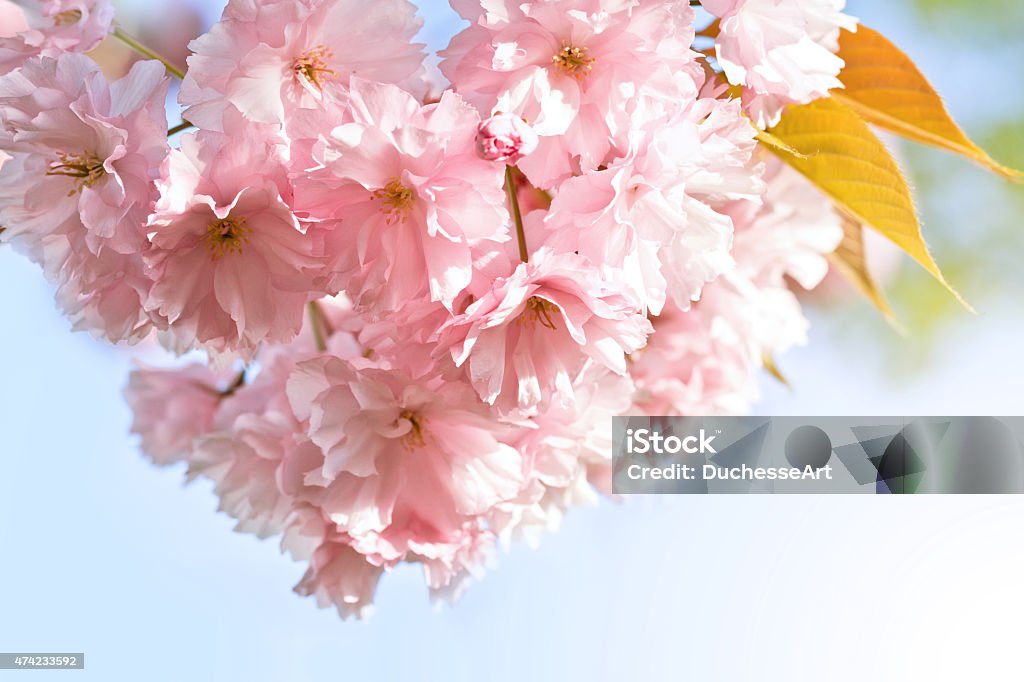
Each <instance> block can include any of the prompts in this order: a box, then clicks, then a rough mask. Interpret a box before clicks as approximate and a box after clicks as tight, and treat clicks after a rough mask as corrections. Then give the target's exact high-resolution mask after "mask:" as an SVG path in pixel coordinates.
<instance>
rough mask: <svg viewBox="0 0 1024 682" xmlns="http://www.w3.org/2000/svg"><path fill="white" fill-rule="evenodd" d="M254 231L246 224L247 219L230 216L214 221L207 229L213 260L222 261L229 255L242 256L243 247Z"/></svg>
mask: <svg viewBox="0 0 1024 682" xmlns="http://www.w3.org/2000/svg"><path fill="white" fill-rule="evenodd" d="M251 233H252V229H251V228H249V227H247V226H246V224H245V218H232V217H231V216H228V217H227V218H224V219H223V220H214V221H213V222H212V223H210V226H209V227H208V228H206V247H207V248H208V249H210V255H211V256H212V258H213V260H220V259H221V258H223V257H224V256H226V255H228V254H229V253H235V254H240V253H242V247H244V246H245V245H246V244H247V243H248V242H249V235H250V234H251Z"/></svg>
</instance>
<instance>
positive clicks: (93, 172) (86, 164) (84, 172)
mask: <svg viewBox="0 0 1024 682" xmlns="http://www.w3.org/2000/svg"><path fill="white" fill-rule="evenodd" d="M46 174H47V175H52V176H60V177H64V178H72V179H74V181H75V182H74V187H73V188H72V190H71V191H70V192H68V196H69V197H70V196H74V195H75V194H78V193H79V192H81V191H82V189H83V188H85V187H92V186H93V185H95V184H96V183H97V182H98V181H99V179H100V178H102V177H103V176H104V175H106V174H107V171H106V169H105V168H104V167H103V161H102V160H101V159H100V158H99V157H98V156H96V155H95V154H93V153H92V152H82V153H81V154H66V153H64V152H59V153H58V154H57V160H56V161H52V162H51V163H50V167H49V168H48V169H47V171H46Z"/></svg>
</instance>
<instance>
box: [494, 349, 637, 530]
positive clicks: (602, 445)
mask: <svg viewBox="0 0 1024 682" xmlns="http://www.w3.org/2000/svg"><path fill="white" fill-rule="evenodd" d="M573 394H574V397H575V400H574V402H572V403H570V404H565V405H561V404H558V403H552V404H551V405H549V406H548V407H547V409H545V410H543V411H541V412H540V413H539V414H537V415H535V416H534V417H532V418H531V419H530V421H529V424H530V428H523V429H521V430H520V431H519V432H518V433H519V438H518V440H516V441H515V443H514V445H515V447H516V448H517V449H519V450H520V451H521V452H522V453H523V456H524V459H525V460H526V461H527V463H528V467H527V471H528V472H529V474H528V484H527V485H526V486H525V487H524V488H523V491H522V492H521V493H520V494H519V496H518V497H516V498H515V499H514V500H511V501H509V502H503V503H500V504H498V505H497V506H496V507H495V508H494V509H493V510H492V511H491V512H490V513H489V514H488V519H489V521H490V526H491V528H492V529H494V530H495V532H497V533H498V534H499V538H500V539H501V541H502V543H503V544H504V545H505V546H506V547H507V546H509V545H510V544H511V543H512V542H513V541H514V540H518V539H524V540H525V541H526V542H527V543H529V544H530V545H531V546H534V547H535V546H537V545H538V544H539V542H540V539H541V537H542V536H543V535H544V534H545V533H547V532H552V531H554V530H557V529H558V526H559V524H560V523H561V520H562V518H563V517H564V516H565V514H566V513H567V512H568V510H569V509H570V508H572V507H577V506H589V505H593V504H595V503H596V502H597V501H598V499H599V495H598V493H599V492H602V493H607V494H610V493H611V485H610V484H611V474H610V472H611V453H612V428H611V425H612V419H611V418H612V417H614V416H616V415H620V414H623V413H625V412H627V410H628V409H629V407H630V405H631V403H632V396H633V382H632V380H631V379H630V377H629V376H625V375H619V374H616V373H614V372H611V371H609V370H608V369H607V368H605V367H601V366H599V365H596V364H589V365H588V366H587V367H586V369H584V371H583V372H582V373H581V374H580V375H579V377H577V379H576V381H575V383H574V385H573Z"/></svg>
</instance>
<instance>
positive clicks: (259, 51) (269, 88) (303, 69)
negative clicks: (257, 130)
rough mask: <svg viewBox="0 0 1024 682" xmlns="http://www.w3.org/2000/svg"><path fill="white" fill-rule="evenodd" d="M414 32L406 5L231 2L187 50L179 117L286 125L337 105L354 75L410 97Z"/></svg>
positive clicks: (220, 124)
mask: <svg viewBox="0 0 1024 682" xmlns="http://www.w3.org/2000/svg"><path fill="white" fill-rule="evenodd" d="M419 28H420V21H419V20H418V19H417V18H416V8H415V6H414V5H412V4H411V3H410V2H407V1H406V0H376V1H375V2H372V3H366V2H360V1H359V0H270V1H264V0H231V1H230V2H229V3H228V6H227V7H226V8H225V10H224V16H223V18H222V19H221V21H220V22H218V23H217V24H216V25H215V26H214V27H213V28H212V29H210V32H209V33H207V34H205V35H203V36H201V37H199V38H197V39H196V40H195V41H193V42H192V44H191V45H190V46H189V47H190V49H191V50H192V52H193V53H194V54H193V55H192V56H191V57H189V59H188V65H189V69H188V73H187V76H186V78H185V81H184V83H183V84H182V89H181V97H180V100H181V104H182V105H183V106H185V107H187V108H186V110H185V116H186V117H187V118H188V120H189V121H191V122H192V123H194V124H196V125H198V126H199V127H201V128H205V129H209V130H216V131H223V130H224V125H225V124H224V120H223V114H224V110H225V109H226V108H228V107H233V108H235V109H237V110H238V111H240V112H241V113H242V115H243V116H245V117H246V118H247V119H248V120H250V121H253V122H255V123H270V124H278V125H283V124H284V123H285V122H286V120H287V119H288V118H289V117H290V116H292V115H294V114H295V113H296V112H297V111H299V110H302V109H317V108H320V107H325V106H327V105H328V103H330V102H331V101H333V100H335V99H337V98H339V97H343V96H344V92H345V91H346V90H347V88H348V82H349V78H350V77H351V76H352V75H354V74H359V76H360V77H361V78H364V79H368V80H371V81H376V82H383V83H396V84H400V85H404V86H407V87H411V88H414V89H416V88H418V86H417V78H418V77H419V74H420V70H421V68H422V62H423V51H422V45H418V44H415V43H412V42H411V40H412V38H413V36H415V34H416V32H417V31H418V30H419ZM422 89H424V90H425V88H422Z"/></svg>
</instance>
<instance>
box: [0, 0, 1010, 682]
mask: <svg viewBox="0 0 1024 682" xmlns="http://www.w3.org/2000/svg"><path fill="white" fill-rule="evenodd" d="M933 2H934V0H933ZM193 4H195V5H197V6H200V7H204V8H206V9H207V10H209V13H210V14H211V15H214V14H216V10H217V9H218V8H216V7H212V8H211V7H210V5H212V4H213V3H203V2H200V1H199V0H195V2H194V3H193ZM419 4H420V6H421V8H422V9H423V11H424V14H425V16H426V17H427V20H428V25H427V28H426V35H427V36H428V38H429V40H430V41H431V42H432V43H433V44H434V45H435V46H436V45H439V44H441V43H443V42H444V41H445V40H446V39H447V37H448V36H449V35H451V33H452V31H453V23H452V19H453V15H452V14H451V12H450V10H448V9H447V6H446V5H445V4H443V3H441V2H440V1H439V0H428V1H425V2H421V3H419ZM147 6H148V5H147ZM850 11H851V12H852V13H854V14H856V15H858V16H860V17H861V18H862V19H863V20H864V21H865V22H866V23H869V24H871V25H873V26H875V27H877V28H881V29H883V30H884V31H885V32H886V33H887V34H888V35H890V37H892V38H893V39H895V40H896V42H898V43H899V44H901V45H903V46H904V47H905V48H906V49H907V50H908V51H909V52H910V53H911V54H912V55H913V56H914V57H915V58H917V59H918V61H919V63H920V64H921V65H922V67H923V68H924V70H925V72H926V73H928V74H929V76H931V77H932V79H933V80H934V81H935V83H936V85H937V86H938V88H939V89H940V91H942V92H943V93H945V94H946V95H947V98H948V99H949V104H950V108H951V109H952V110H953V111H954V113H955V114H956V115H957V117H958V118H960V119H961V120H962V121H964V123H965V124H966V127H967V128H968V129H969V130H988V129H989V128H991V127H993V126H997V125H998V124H1000V123H1001V122H1002V121H1003V120H1004V119H1005V118H1006V116H1007V115H1008V114H1007V112H1020V111H1021V110H1022V109H1024V107H1022V106H1021V95H1020V93H1019V92H1017V90H1016V89H1015V88H1011V87H1007V86H1006V83H1018V82H1019V81H1020V69H1019V67H1018V66H1013V64H1021V63H1024V59H1018V57H1020V54H1019V52H1020V48H1019V47H1015V46H1012V45H1010V46H1006V45H1009V43H1006V42H999V40H997V39H988V42H985V41H983V40H981V39H974V38H972V39H969V40H963V41H958V40H954V38H955V36H956V35H958V34H957V33H955V32H952V31H951V30H950V29H949V27H948V26H947V25H942V24H936V23H928V22H922V21H921V20H920V19H918V18H917V16H916V15H914V14H913V13H912V11H911V9H910V7H909V5H907V4H905V3H892V2H888V1H882V0H861V1H860V2H856V1H854V0H851V2H850ZM211 20H212V16H211ZM997 38H998V36H997ZM986 46H987V47H986ZM983 47H985V49H984V50H983V49H982V48H983ZM986 50H987V51H986ZM992 54H996V55H998V57H997V58H996V59H992V58H991V57H992ZM1002 70H1006V71H1007V74H1008V75H1007V76H1006V77H1005V80H1003V79H1002V78H1001V76H1000V71H1002ZM1009 70H1013V72H1014V73H1013V75H1012V76H1011V75H1009ZM979 74H980V75H979ZM1000 84H1001V85H1000ZM996 86H1000V87H998V90H997V94H995V95H991V96H990V95H989V94H988V93H989V92H990V90H991V89H994V88H996ZM993 98H998V100H999V101H1002V102H1005V104H1004V105H1003V106H1001V107H1000V108H998V109H993V108H992V107H991V105H990V104H989V103H988V102H989V101H991V99H993ZM995 151H996V153H997V155H998V153H999V151H1000V150H999V149H996V150H995ZM922 154H923V155H922ZM910 158H911V161H912V162H913V163H915V164H916V165H917V166H919V167H920V166H923V167H924V168H925V169H926V171H927V173H926V174H925V175H926V176H928V175H929V174H930V175H931V176H942V177H951V178H957V179H958V180H957V186H958V187H959V188H960V190H959V192H960V193H959V194H958V195H956V196H957V197H958V198H956V199H953V198H951V197H950V195H949V194H948V193H943V192H939V193H938V194H940V195H943V196H940V197H939V198H938V199H934V198H931V199H926V200H925V202H924V205H925V211H926V218H927V219H928V222H929V223H931V225H932V226H933V229H934V230H935V232H933V234H936V239H937V241H938V242H939V243H940V244H941V245H942V249H940V250H939V251H940V253H939V260H940V262H944V261H943V258H944V257H945V258H947V259H954V258H955V257H956V256H957V254H959V253H962V252H966V251H969V250H970V249H971V248H972V244H974V242H973V241H972V239H973V238H974V237H976V236H977V235H979V234H987V232H986V228H985V226H986V225H988V224H989V223H992V224H995V223H997V222H1000V221H1001V220H1004V219H1005V218H1006V217H1007V215H1010V216H1011V217H1012V216H1016V215H1019V208H1015V205H1014V204H1013V203H1012V200H1011V199H1008V198H1007V197H1006V195H1004V194H1003V193H1002V192H1003V190H1002V189H1001V188H1000V185H999V181H998V180H996V179H994V178H991V177H989V176H987V175H985V174H983V173H981V172H980V171H975V170H973V169H969V168H967V169H965V168H964V164H963V163H962V162H960V161H959V160H956V159H954V158H952V157H948V156H946V155H942V154H937V153H936V154H932V153H930V152H929V153H922V152H914V153H912V155H911V157H910ZM918 181H919V183H920V182H925V185H926V189H927V188H928V187H927V185H928V183H929V182H931V181H930V180H928V178H927V177H926V178H925V180H924V181H922V180H921V179H920V178H918ZM941 186H942V185H941V184H940V185H939V187H941ZM934 194H935V193H934V192H933V195H934ZM1012 222H1013V223H1014V224H1016V223H1017V222H1018V220H1016V219H1015V218H1014V220H1013V221H1012ZM958 234H959V235H963V234H967V235H970V236H971V238H963V237H956V236H955V235H958ZM979 248H980V247H979ZM946 262H949V261H946ZM908 267H909V266H908ZM984 273H985V277H984V278H983V279H982V280H973V279H970V278H969V277H965V279H964V280H963V281H966V282H967V287H966V289H967V290H966V291H965V293H966V294H967V295H968V297H969V298H972V300H975V301H977V297H978V295H981V296H982V298H983V300H984V301H985V302H986V305H985V306H984V307H983V310H984V314H983V315H982V316H980V317H978V318H971V317H969V316H967V315H965V314H961V313H954V314H952V316H951V317H950V318H949V321H948V322H947V323H945V324H944V325H943V326H942V327H941V328H939V329H938V330H937V332H936V333H935V334H934V335H933V336H932V337H929V339H928V345H927V347H925V346H923V345H921V344H922V341H921V340H920V339H912V340H908V341H900V340H899V339H897V338H895V337H894V336H892V335H891V332H889V331H888V330H887V329H886V328H885V327H884V325H881V324H880V323H878V322H877V321H876V320H875V319H874V318H875V316H874V313H873V312H872V311H871V310H870V308H868V307H867V306H866V305H862V304H860V303H856V304H853V305H851V306H849V307H847V308H844V309H843V310H842V311H840V312H815V313H813V315H814V317H815V322H816V326H815V329H814V331H813V333H812V340H811V346H810V347H809V348H807V349H803V350H798V351H795V352H793V353H790V354H789V355H787V356H785V357H784V358H782V359H781V362H782V364H783V367H784V368H785V371H786V373H787V374H788V375H789V378H790V380H791V383H793V385H794V386H795V389H794V390H792V391H789V390H786V389H784V388H782V387H780V386H777V385H774V384H772V383H771V382H770V381H767V380H766V381H765V400H764V402H763V404H762V405H761V406H760V407H759V409H758V411H759V412H762V413H776V414H847V413H848V414H880V413H881V414H885V413H892V414H944V413H945V414H1021V413H1024V398H1022V396H1021V390H1020V385H1021V380H1022V379H1024V359H1022V357H1021V354H1020V352H1019V350H1015V349H1020V348H1022V347H1024V329H1022V328H1021V325H1020V323H1019V320H1020V312H1021V307H1020V305H1021V304H1020V302H1019V300H1017V299H1019V297H1017V296H1016V294H1019V288H1017V284H1016V281H1015V280H1013V279H1012V278H1011V276H1010V275H1008V274H1006V275H1004V274H1003V273H1002V271H1000V270H999V269H998V268H992V269H989V270H986V271H984ZM909 276H911V277H913V276H914V275H909ZM908 290H909V291H915V290H914V289H908ZM990 291H1004V292H1005V293H1006V294H1007V295H1005V296H988V295H986V292H990ZM0 292H2V301H3V302H2V317H0V319H2V326H0V358H3V359H4V363H3V368H2V373H0V457H2V463H3V467H2V468H0V651H85V652H86V657H87V659H86V660H87V669H86V670H85V671H80V672H68V671H61V672H41V671H37V672H34V673H14V672H5V671H0V679H8V678H12V679H21V677H20V676H31V677H32V679H42V680H45V679H62V680H64V679H76V680H137V679H145V680H159V681H162V680H183V679H198V680H203V679H223V680H254V681H262V680H340V679H352V680H396V679H408V680H442V679H443V680H457V681H462V680H465V681H476V680H499V681H501V680H520V679H537V680H549V679H550V680H555V679H569V680H579V679H591V680H612V679H666V680H669V679H671V680H678V679H695V680H730V681H731V680H747V679H750V680H786V681H787V682H792V681H793V680H808V681H810V680H814V681H818V680H825V679H828V680H859V679H872V680H883V679H892V680H907V679H950V680H953V679H957V680H962V679H985V680H1000V679H1011V678H1015V676H1016V673H1015V672H1013V671H1017V670H1019V665H1020V661H1019V654H1018V653H1016V652H1017V651H1019V642H1018V641H1017V640H1018V634H1019V614H1020V613H1021V612H1022V611H1024V587H1022V583H1021V576H1022V575H1024V548H1022V545H1021V541H1020V538H1021V537H1024V532H1022V531H1024V500H1022V499H1019V498H986V497H977V498H968V497H958V498H924V499H922V498H905V499H882V498H805V497H799V498H796V497H794V498H782V497H779V498H773V497H764V498H756V497H750V498H732V497H722V498H711V499H703V498H696V497H695V498H669V497H665V498H633V499H629V500H627V501H624V502H620V503H612V502H606V503H603V504H602V505H601V506H600V507H598V508H595V509H579V510H575V511H573V512H572V513H571V514H570V515H569V516H568V518H567V520H566V522H565V524H564V527H563V528H562V530H561V531H560V532H559V533H557V534H555V535H550V536H548V537H547V538H546V540H545V541H544V543H543V544H542V546H541V547H540V548H539V549H537V550H530V549H528V548H526V547H525V546H521V547H517V548H516V549H515V550H514V551H512V552H511V553H510V554H508V555H504V556H502V557H501V558H500V565H499V567H498V568H496V569H495V570H493V571H492V572H491V573H490V574H489V575H488V576H487V577H486V579H485V580H483V581H482V582H479V583H477V584H475V585H474V586H473V587H472V588H471V589H470V591H469V592H468V594H467V595H466V596H465V597H464V598H463V600H462V601H461V602H460V603H459V605H458V606H456V607H455V608H443V609H440V610H435V609H434V608H432V607H431V606H430V604H429V603H428V599H427V596H426V590H425V588H424V587H423V585H422V578H421V576H420V574H419V571H418V570H417V569H415V568H403V569H400V570H397V571H395V572H394V573H393V574H391V575H389V576H387V577H385V579H384V580H383V582H382V585H381V588H380V590H379V592H378V599H377V604H378V608H377V614H376V615H375V617H374V618H372V619H371V620H370V621H369V622H365V623H359V622H348V623H343V622H342V621H340V619H338V617H337V616H336V614H335V613H334V612H333V611H330V610H318V609H317V608H316V605H315V603H314V602H313V601H311V600H309V599H302V598H299V597H297V596H295V595H293V594H292V593H291V592H290V587H291V586H292V585H293V584H294V583H295V582H296V581H297V580H298V579H299V577H300V576H301V574H302V571H303V569H302V566H301V565H298V564H294V563H292V562H291V561H289V560H287V559H286V558H284V557H282V556H281V555H280V554H279V553H278V550H277V547H276V544H275V543H274V542H272V541H268V542H260V541H258V540H256V539H255V538H253V537H251V536H245V535H238V534H235V533H233V532H232V531H231V526H232V524H231V521H230V519H228V518H226V517H225V516H223V515H219V514H216V513H215V509H216V501H215V499H214V497H213V495H212V492H211V490H210V487H209V486H208V485H206V484H203V483H200V484H197V485H193V486H190V487H188V488H184V487H183V486H182V475H181V473H182V472H181V471H180V470H174V469H172V470H157V469H155V468H153V467H151V466H149V465H148V464H146V463H145V462H144V461H143V460H142V458H141V457H140V456H139V455H138V453H137V451H136V446H135V443H134V442H133V439H132V438H130V437H129V436H128V434H127V432H128V425H129V423H130V414H129V412H128V410H127V408H126V407H125V406H124V404H123V403H122V400H121V397H120V392H121V388H122V386H123V384H124V382H125V380H126V375H127V371H128V369H129V367H130V354H129V353H127V352H125V351H123V350H117V349H111V348H109V347H107V346H105V345H102V344H100V343H97V342H95V341H93V340H92V339H90V338H89V337H87V336H83V335H77V334H70V333H69V332H68V329H67V323H66V322H65V320H64V319H63V318H62V317H61V316H60V315H59V314H58V313H57V312H56V311H55V309H54V306H53V303H52V291H51V288H50V287H49V286H48V285H47V284H46V283H45V281H44V280H43V278H42V276H41V274H40V273H39V272H38V271H37V270H36V268H35V267H34V266H32V265H30V264H29V263H28V262H27V261H25V260H23V259H21V258H20V257H18V256H17V255H15V254H13V253H12V252H10V251H9V250H8V249H2V250H0ZM972 294H974V296H973V297H972ZM922 300H923V299H922ZM929 300H930V299H929ZM908 302H909V303H911V304H912V303H913V302H914V299H913V298H910V299H906V298H904V299H903V300H902V303H903V304H904V305H906V304H907V303H908ZM922 357H925V358H926V359H927V362H926V363H925V364H924V366H923V367H922V368H918V369H917V370H916V371H913V372H910V371H908V367H910V365H912V364H915V363H916V362H917V361H919V360H921V358H922ZM894 377H895V378H894Z"/></svg>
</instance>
